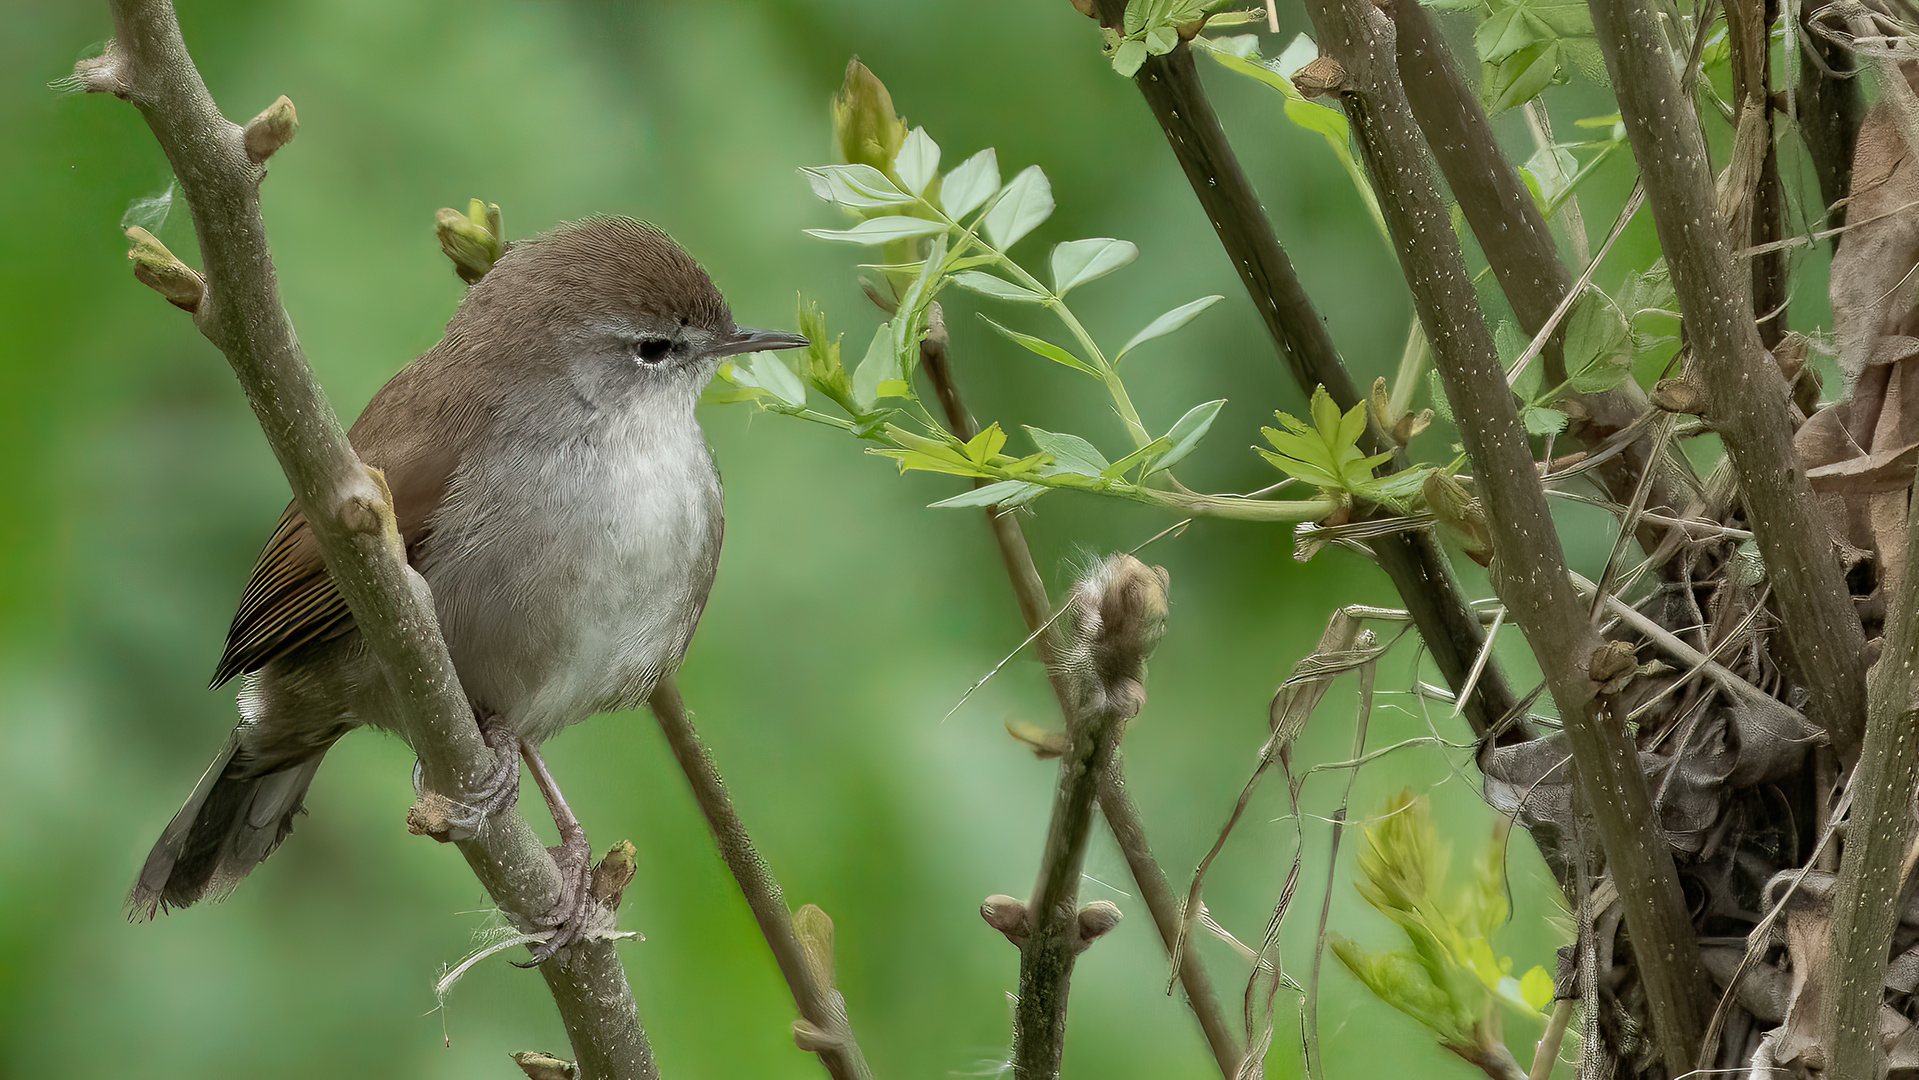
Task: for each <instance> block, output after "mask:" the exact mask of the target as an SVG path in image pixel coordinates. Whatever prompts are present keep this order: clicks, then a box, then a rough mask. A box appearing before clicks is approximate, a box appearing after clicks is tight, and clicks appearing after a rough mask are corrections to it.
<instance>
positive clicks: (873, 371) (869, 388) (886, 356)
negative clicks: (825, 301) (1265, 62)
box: [853, 322, 905, 409]
mask: <svg viewBox="0 0 1919 1080" xmlns="http://www.w3.org/2000/svg"><path fill="white" fill-rule="evenodd" d="M892 384H899V385H901V386H903V385H905V375H904V374H903V373H902V372H901V371H900V362H899V353H898V352H897V351H895V350H894V348H893V325H892V323H890V322H883V323H881V324H880V325H879V328H878V329H876V330H874V331H873V341H872V343H871V344H869V345H868V346H867V347H866V356H865V357H864V358H863V359H861V360H860V365H859V367H857V368H854V369H853V397H854V399H855V400H856V401H858V402H859V405H860V407H861V408H862V409H871V408H872V407H873V404H874V402H875V401H877V400H878V399H879V398H882V397H898V396H901V395H899V394H897V393H888V391H889V390H894V389H896V387H895V386H894V385H892Z"/></svg>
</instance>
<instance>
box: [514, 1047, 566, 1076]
mask: <svg viewBox="0 0 1919 1080" xmlns="http://www.w3.org/2000/svg"><path fill="white" fill-rule="evenodd" d="M513 1064H515V1065H518V1066H519V1067H520V1071H521V1072H523V1073H525V1074H526V1076H527V1080H579V1075H580V1067H579V1066H578V1065H575V1064H573V1063H572V1062H570V1061H563V1060H561V1059H560V1058H556V1057H554V1056H553V1055H552V1054H546V1053H542V1052H540V1051H538V1050H522V1051H520V1052H519V1053H517V1054H514V1055H513Z"/></svg>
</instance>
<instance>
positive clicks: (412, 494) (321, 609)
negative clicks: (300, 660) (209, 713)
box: [213, 444, 459, 686]
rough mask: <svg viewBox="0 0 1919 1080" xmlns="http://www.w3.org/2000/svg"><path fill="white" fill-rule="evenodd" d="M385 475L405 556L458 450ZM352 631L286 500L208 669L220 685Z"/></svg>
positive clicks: (421, 450)
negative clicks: (211, 668) (217, 658)
mask: <svg viewBox="0 0 1919 1080" xmlns="http://www.w3.org/2000/svg"><path fill="white" fill-rule="evenodd" d="M409 449H412V450H414V453H411V454H408V455H406V456H405V458H404V460H402V461H401V462H398V463H395V465H394V467H392V468H390V469H389V471H388V473H387V484H388V487H389V489H390V490H391V491H392V493H393V510H394V515H395V517H397V518H398V525H399V529H400V540H401V542H402V543H404V544H405V545H406V550H407V555H408V558H411V557H412V555H413V552H414V549H415V548H416V547H417V546H418V545H419V543H420V542H421V541H422V540H425V539H426V537H427V534H428V533H429V531H430V530H431V522H432V518H433V513H434V511H436V510H438V509H439V508H440V499H441V498H442V496H443V495H444V494H445V492H446V487H447V484H448V483H449V482H450V480H451V478H452V475H453V470H454V468H455V467H457V466H458V464H459V453H458V452H457V451H456V450H454V449H452V448H451V447H450V446H448V445H445V444H441V445H438V446H432V445H428V446H421V445H418V444H416V445H415V446H414V447H411V448H409ZM351 629H353V613H352V612H350V611H348V610H347V606H346V600H345V599H344V598H343V597H341V595H340V593H339V590H337V589H335V588H334V587H333V579H332V577H330V576H329V575H328V574H327V569H326V564H325V563H324V562H323V561H321V559H320V547H319V544H318V543H316V542H315V541H314V538H313V529H312V527H311V526H309V525H308V524H307V519H306V515H304V514H302V513H300V509H299V507H298V505H296V504H289V505H288V506H287V508H286V512H285V513H283V514H281V515H280V523H279V524H278V525H276V526H275V527H274V529H273V535H272V536H271V537H269V538H268V539H267V544H266V547H265V549H263V550H262V551H261V552H260V558H259V560H258V561H257V562H255V563H254V565H253V575H252V576H251V577H250V578H248V579H247V587H246V591H245V592H243V593H241V594H240V609H239V610H238V611H236V612H235V613H234V615H233V625H232V626H231V627H230V628H228V630H227V645H226V650H225V651H224V652H222V653H221V654H220V664H219V667H218V668H216V669H215V670H214V673H213V685H214V686H219V685H220V684H222V683H224V682H226V681H227V680H229V679H231V678H233V677H234V676H235V675H240V674H243V673H245V672H252V671H258V670H260V669H261V668H262V667H265V666H266V665H267V664H268V663H269V662H270V661H272V660H274V659H276V658H278V657H281V656H284V655H286V654H287V653H289V652H292V651H293V650H294V649H296V648H299V647H300V646H302V645H305V644H306V643H308V642H310V641H314V640H318V639H322V638H329V637H337V636H338V635H340V634H344V633H346V632H347V631H349V630H351Z"/></svg>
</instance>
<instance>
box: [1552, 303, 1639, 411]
mask: <svg viewBox="0 0 1919 1080" xmlns="http://www.w3.org/2000/svg"><path fill="white" fill-rule="evenodd" d="M1632 351H1633V350H1632V325H1631V324H1630V323H1628V322H1627V321H1626V315H1625V313H1624V312H1622V311H1620V310H1619V308H1618V306H1617V305H1615V304H1614V303H1613V302H1612V298H1611V297H1609V296H1607V295H1606V294H1605V293H1603V292H1600V291H1599V290H1598V289H1589V290H1587V292H1586V293H1585V295H1583V296H1581V297H1580V298H1579V300H1578V302H1577V303H1575V304H1574V305H1573V310H1572V314H1571V315H1570V316H1568V317H1567V319H1566V371H1567V381H1568V382H1569V383H1571V384H1572V388H1573V389H1574V390H1577V391H1579V392H1580V393H1582V394H1595V393H1600V392H1602V391H1606V390H1612V389H1615V388H1617V387H1618V386H1619V385H1620V384H1621V383H1623V382H1625V381H1626V379H1627V378H1628V377H1630V376H1631V375H1632Z"/></svg>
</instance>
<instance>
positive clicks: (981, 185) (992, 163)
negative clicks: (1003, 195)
mask: <svg viewBox="0 0 1919 1080" xmlns="http://www.w3.org/2000/svg"><path fill="white" fill-rule="evenodd" d="M998 190H999V155H997V154H996V153H994V152H993V148H992V147H990V146H989V147H987V148H986V149H984V150H981V151H980V152H979V153H977V154H974V155H973V156H972V157H969V158H967V159H966V160H965V161H962V162H960V163H959V164H958V165H956V166H954V167H953V171H952V172H950V173H947V174H946V180H945V182H944V183H942V184H941V185H940V208H941V209H942V210H945V211H946V216H947V217H950V218H952V219H953V220H954V221H958V220H959V219H960V218H963V217H965V216H966V215H968V214H970V213H972V212H973V211H974V210H977V209H979V206H980V204H981V203H983V202H985V201H986V200H987V199H989V198H991V197H992V195H993V193H994V192H995V191H998Z"/></svg>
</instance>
